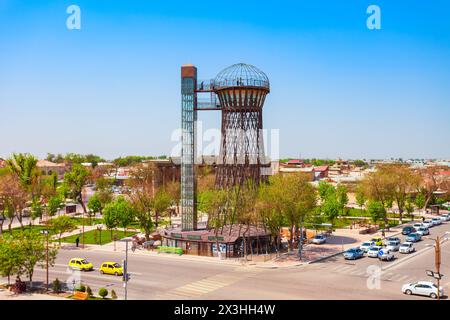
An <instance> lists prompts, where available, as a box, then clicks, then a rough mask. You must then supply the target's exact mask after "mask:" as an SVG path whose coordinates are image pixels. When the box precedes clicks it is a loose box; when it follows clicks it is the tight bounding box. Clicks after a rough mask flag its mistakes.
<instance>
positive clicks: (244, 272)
mask: <svg viewBox="0 0 450 320" xmlns="http://www.w3.org/2000/svg"><path fill="white" fill-rule="evenodd" d="M261 271H262V270H261V269H256V268H249V267H237V268H235V269H234V270H233V271H230V272H226V273H221V274H217V275H214V276H211V277H208V278H205V279H201V280H198V281H194V282H191V283H188V284H186V285H184V286H181V287H178V288H175V289H173V290H170V291H168V292H166V293H164V294H161V295H158V297H157V299H163V300H171V299H189V298H193V299H195V298H198V297H200V296H202V295H204V294H207V293H210V292H213V291H215V290H218V289H220V288H223V287H226V286H229V285H231V284H234V283H236V282H238V281H241V280H244V279H248V278H251V277H254V276H256V275H258V274H259V273H260V272H261Z"/></svg>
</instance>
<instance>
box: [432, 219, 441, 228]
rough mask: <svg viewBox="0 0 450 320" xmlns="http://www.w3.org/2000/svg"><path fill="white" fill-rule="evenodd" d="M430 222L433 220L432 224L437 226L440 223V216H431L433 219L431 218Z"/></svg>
mask: <svg viewBox="0 0 450 320" xmlns="http://www.w3.org/2000/svg"><path fill="white" fill-rule="evenodd" d="M431 222H433V224H434V225H435V226H438V225H440V224H441V223H442V220H441V218H433V219H431Z"/></svg>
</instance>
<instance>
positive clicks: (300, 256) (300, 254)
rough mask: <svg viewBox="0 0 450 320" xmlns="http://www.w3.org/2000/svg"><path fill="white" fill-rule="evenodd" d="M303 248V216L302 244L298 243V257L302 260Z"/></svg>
mask: <svg viewBox="0 0 450 320" xmlns="http://www.w3.org/2000/svg"><path fill="white" fill-rule="evenodd" d="M302 247H303V216H302V217H301V220H300V242H299V243H298V257H299V259H300V260H302Z"/></svg>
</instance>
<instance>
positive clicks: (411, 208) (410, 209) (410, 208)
mask: <svg viewBox="0 0 450 320" xmlns="http://www.w3.org/2000/svg"><path fill="white" fill-rule="evenodd" d="M414 209H415V206H414V201H413V200H412V198H411V197H408V199H407V200H406V205H405V210H406V212H407V213H408V215H409V217H410V219H411V220H413V219H414V217H413V213H414Z"/></svg>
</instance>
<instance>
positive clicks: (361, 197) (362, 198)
mask: <svg viewBox="0 0 450 320" xmlns="http://www.w3.org/2000/svg"><path fill="white" fill-rule="evenodd" d="M355 198H356V204H357V205H358V206H359V207H360V209H361V215H362V212H363V207H364V205H365V204H366V201H367V199H366V195H365V193H364V189H363V188H362V187H361V186H358V188H357V190H356V195H355Z"/></svg>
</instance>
